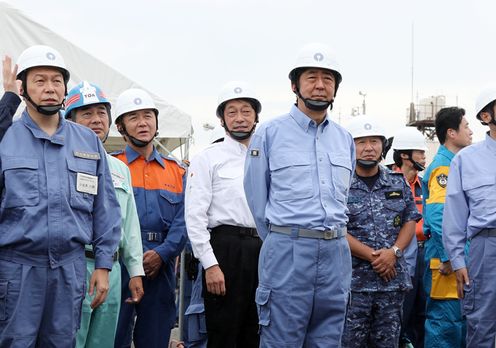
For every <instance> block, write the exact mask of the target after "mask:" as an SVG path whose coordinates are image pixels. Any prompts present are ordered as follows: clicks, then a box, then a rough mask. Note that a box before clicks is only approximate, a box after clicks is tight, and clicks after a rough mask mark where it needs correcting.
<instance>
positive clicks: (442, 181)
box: [436, 173, 448, 188]
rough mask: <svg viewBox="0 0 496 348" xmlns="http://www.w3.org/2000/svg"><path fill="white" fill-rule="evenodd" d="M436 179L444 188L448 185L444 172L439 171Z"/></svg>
mask: <svg viewBox="0 0 496 348" xmlns="http://www.w3.org/2000/svg"><path fill="white" fill-rule="evenodd" d="M436 181H437V183H438V184H439V186H441V187H442V188H445V187H446V185H448V176H447V175H446V174H444V173H441V174H439V175H437V176H436Z"/></svg>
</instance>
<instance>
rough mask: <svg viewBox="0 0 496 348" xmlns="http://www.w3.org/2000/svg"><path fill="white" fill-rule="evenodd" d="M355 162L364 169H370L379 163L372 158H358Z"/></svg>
mask: <svg viewBox="0 0 496 348" xmlns="http://www.w3.org/2000/svg"><path fill="white" fill-rule="evenodd" d="M356 162H357V165H358V166H359V167H362V168H364V169H371V168H374V167H375V166H377V165H378V164H379V161H374V160H372V161H371V160H363V159H359V160H357V161H356Z"/></svg>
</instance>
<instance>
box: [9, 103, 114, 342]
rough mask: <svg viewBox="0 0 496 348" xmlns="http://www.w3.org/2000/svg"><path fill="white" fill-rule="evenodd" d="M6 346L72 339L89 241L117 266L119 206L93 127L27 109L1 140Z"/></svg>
mask: <svg viewBox="0 0 496 348" xmlns="http://www.w3.org/2000/svg"><path fill="white" fill-rule="evenodd" d="M0 191H1V193H2V194H1V203H0V279H1V280H0V308H1V310H0V346H2V347H7V346H8V347H23V348H24V347H34V346H39V347H71V346H73V345H74V344H75V337H76V331H77V329H78V327H79V323H80V314H81V313H80V310H81V305H82V301H83V299H84V296H85V288H86V284H85V281H86V265H85V256H84V245H85V244H92V245H93V248H94V250H95V266H96V267H97V268H104V269H109V270H110V269H111V268H112V255H113V253H114V251H115V249H116V248H117V245H118V243H119V239H120V219H121V216H120V209H119V204H118V202H117V199H116V196H115V192H114V188H113V185H112V178H111V176H110V172H109V168H108V165H107V159H106V156H105V150H104V149H103V146H102V144H101V142H100V140H99V139H98V137H97V136H96V135H95V133H94V132H93V131H91V130H90V129H88V128H86V127H83V126H80V125H77V124H75V123H72V122H68V121H66V120H65V119H64V118H63V117H60V116H59V124H58V127H57V130H56V131H55V133H54V134H53V135H52V136H48V135H47V134H46V133H45V132H44V131H42V130H41V129H40V128H39V127H38V125H37V124H36V123H35V122H34V121H33V120H32V119H31V117H30V116H29V114H28V112H27V110H26V111H24V112H23V114H22V116H21V119H20V120H18V121H16V122H14V123H13V124H12V126H11V127H10V128H9V130H8V131H7V132H6V134H5V136H4V138H3V140H2V142H1V144H0Z"/></svg>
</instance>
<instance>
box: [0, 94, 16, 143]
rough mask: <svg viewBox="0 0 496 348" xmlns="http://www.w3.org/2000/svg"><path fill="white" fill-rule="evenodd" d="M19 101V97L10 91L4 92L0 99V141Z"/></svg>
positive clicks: (10, 122)
mask: <svg viewBox="0 0 496 348" xmlns="http://www.w3.org/2000/svg"><path fill="white" fill-rule="evenodd" d="M20 103H21V99H20V98H19V97H18V96H17V94H15V93H12V92H5V93H4V95H3V96H2V99H0V141H1V140H2V138H3V136H4V134H5V132H6V131H7V129H9V127H10V125H11V124H12V117H13V116H14V114H15V112H16V111H17V108H18V107H19V104H20Z"/></svg>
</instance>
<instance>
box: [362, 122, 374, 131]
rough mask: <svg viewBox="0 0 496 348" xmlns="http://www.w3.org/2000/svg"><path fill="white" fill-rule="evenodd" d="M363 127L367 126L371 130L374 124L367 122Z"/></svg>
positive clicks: (366, 128)
mask: <svg viewBox="0 0 496 348" xmlns="http://www.w3.org/2000/svg"><path fill="white" fill-rule="evenodd" d="M363 128H365V130H371V129H372V125H371V124H370V123H365V124H364V125H363Z"/></svg>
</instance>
